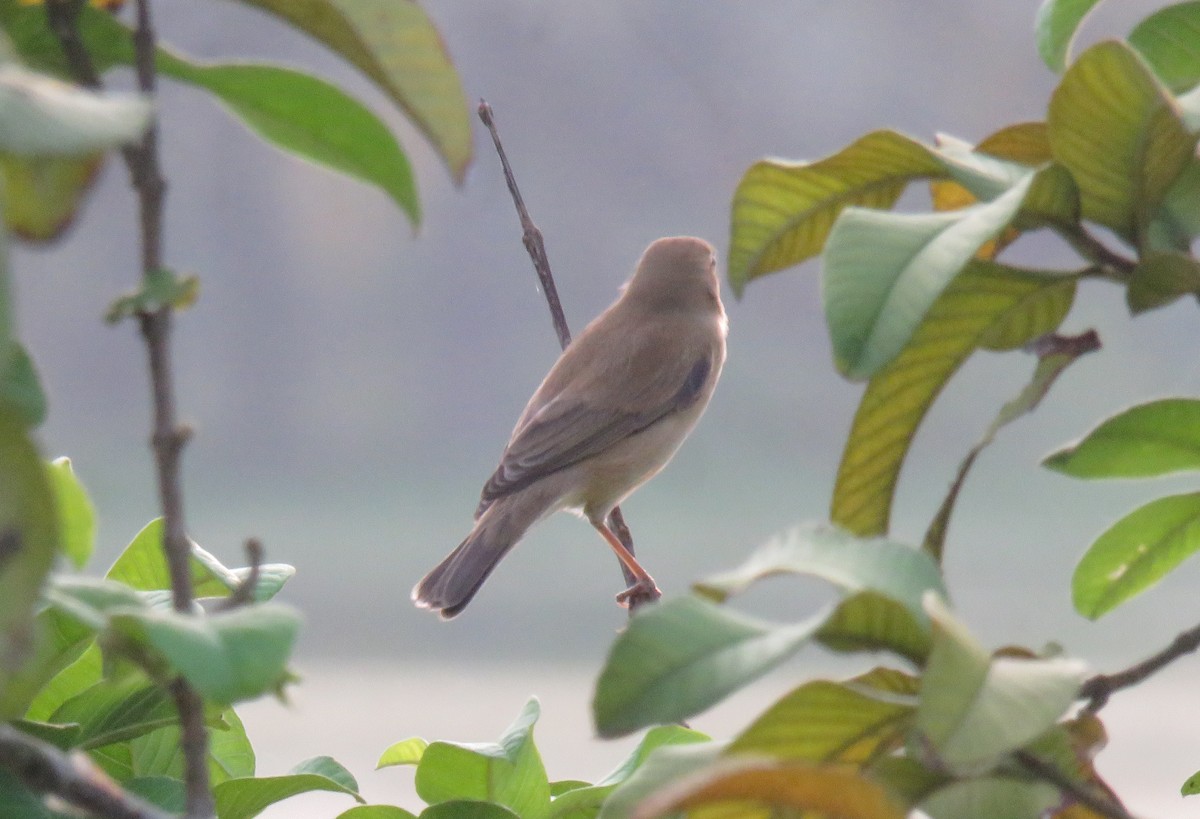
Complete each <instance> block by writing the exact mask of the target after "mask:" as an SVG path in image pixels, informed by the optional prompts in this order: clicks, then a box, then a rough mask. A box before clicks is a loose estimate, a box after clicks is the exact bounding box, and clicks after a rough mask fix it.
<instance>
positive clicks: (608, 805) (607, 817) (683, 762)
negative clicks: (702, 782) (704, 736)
mask: <svg viewBox="0 0 1200 819" xmlns="http://www.w3.org/2000/svg"><path fill="white" fill-rule="evenodd" d="M720 752H721V746H720V745H718V744H717V743H715V742H703V743H692V744H686V745H669V746H665V747H661V748H658V749H656V750H655V751H653V752H652V753H651V754H650V755H649V756H648V757H646V760H645V762H644V763H643V764H642V765H641V766H640V767H638V769H637V770H636V771H634V772H633V775H632V776H630V777H629V779H627V780H625V781H624V782H622V783H621V784H620V785H618V786H617V789H616V791H614V792H613V794H612V796H610V797H609V798H608V799H607V800H606V801H605V802H604V806H603V807H602V808H601V809H600V815H599V817H598V819H629V817H630V816H632V815H633V813H634V810H635V809H636V808H637V806H638V805H639V804H641V803H642V802H643V801H644V800H645V799H646V797H647V796H649V795H651V794H653V793H655V792H657V791H660V790H662V789H663V788H665V787H670V785H671V784H672V783H675V782H680V781H683V780H685V779H687V778H689V777H691V776H693V775H695V774H696V773H697V772H699V771H702V770H704V769H705V768H707V767H709V766H710V765H712V764H713V763H715V762H716V761H717V760H718V758H719V754H720Z"/></svg>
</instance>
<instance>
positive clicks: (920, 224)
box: [822, 174, 1033, 379]
mask: <svg viewBox="0 0 1200 819" xmlns="http://www.w3.org/2000/svg"><path fill="white" fill-rule="evenodd" d="M1032 179H1033V175H1032V174H1028V175H1027V176H1026V177H1025V178H1024V179H1023V180H1022V181H1021V182H1019V183H1018V184H1016V185H1014V186H1013V187H1012V188H1011V189H1010V190H1008V191H1007V192H1006V193H1004V194H1002V195H1000V196H998V197H997V198H996V199H995V200H993V201H991V202H988V203H986V204H980V205H973V206H971V207H968V208H964V209H962V210H958V211H953V212H949V213H931V214H895V213H881V212H879V211H874V210H865V209H861V208H850V209H847V210H845V211H843V212H842V214H841V216H840V217H839V218H838V221H837V223H836V224H835V225H834V226H833V230H832V231H831V232H830V234H829V240H828V242H827V243H826V246H825V255H824V262H825V269H824V275H823V278H822V293H823V297H824V302H825V318H826V321H827V323H828V324H829V334H830V337H831V340H832V342H833V348H834V358H835V361H836V363H837V367H838V370H839V371H841V373H842V374H843V375H845V376H846V377H848V378H854V379H860V378H869V377H871V376H872V375H874V374H875V373H876V372H878V371H879V370H880V369H881V368H883V367H884V366H885V365H887V364H888V363H889V362H890V361H892V360H893V359H894V358H895V357H896V356H897V355H899V354H900V352H901V351H902V350H903V349H904V347H905V346H906V345H907V344H908V342H909V340H910V339H911V338H912V336H913V333H914V332H915V331H916V329H917V327H918V326H919V325H920V324H921V321H922V320H923V319H924V317H925V314H926V313H928V312H929V309H930V308H931V307H932V306H933V304H934V302H935V301H936V300H937V298H938V296H939V295H940V294H941V293H942V291H943V290H944V289H945V288H946V286H947V285H948V284H949V283H950V282H951V281H952V280H953V279H954V278H955V277H956V276H957V275H958V274H959V273H960V272H961V271H962V270H963V268H964V267H965V266H966V265H967V264H968V262H970V261H971V259H972V257H974V255H975V253H976V252H977V251H978V250H979V248H980V247H981V246H982V245H983V244H984V243H985V242H987V241H988V240H990V239H993V238H995V237H996V236H997V235H998V234H999V233H1000V231H1002V230H1003V229H1004V228H1005V227H1006V226H1007V225H1008V223H1009V222H1011V221H1012V219H1013V217H1014V216H1015V215H1016V213H1017V211H1018V209H1019V208H1020V206H1021V203H1022V201H1024V199H1025V195H1026V193H1027V192H1028V190H1029V185H1030V183H1031V182H1032Z"/></svg>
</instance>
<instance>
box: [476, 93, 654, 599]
mask: <svg viewBox="0 0 1200 819" xmlns="http://www.w3.org/2000/svg"><path fill="white" fill-rule="evenodd" d="M479 119H480V120H482V121H483V124H484V125H485V126H486V127H487V129H488V133H490V134H491V135H492V143H493V144H494V145H495V146H496V153H497V154H498V155H499V157H500V166H501V168H503V170H504V181H505V182H506V183H507V184H508V192H509V193H510V194H511V195H512V200H513V204H514V205H515V206H516V208H517V216H518V218H520V220H521V231H522V236H521V241H522V242H523V243H524V245H525V250H526V251H527V252H528V253H529V258H530V259H531V260H532V261H533V269H534V271H535V272H536V273H537V277H538V281H539V282H540V283H541V285H542V292H543V293H544V294H545V295H546V305H547V306H548V307H549V308H550V319H551V321H553V322H554V332H555V333H556V334H557V335H558V343H559V346H561V347H562V349H564V350H565V349H567V345H568V344H570V343H571V330H570V328H569V327H567V317H566V315H565V314H564V313H563V308H562V302H561V301H559V298H558V288H557V287H555V285H554V274H553V273H552V272H551V270H550V260H549V258H547V256H546V244H545V242H544V241H543V240H542V232H541V231H540V230H539V229H538V226H537V225H536V224H534V222H533V219H532V218H531V217H530V215H529V210H528V209H527V208H526V207H525V200H524V199H523V198H522V197H521V191H520V189H519V188H518V187H517V179H516V177H515V176H514V175H513V172H512V166H510V165H509V164H508V155H507V154H506V153H505V152H504V145H503V144H502V143H501V142H500V133H499V132H498V131H497V130H496V120H495V117H494V116H493V115H492V106H490V105H488V103H487V101H486V100H480V101H479ZM608 525H609V528H611V529H612V530H613V533H614V534H616V536H617V538H618V539H620V541H621V543H622V545H624V546H625V548H626V549H628V550H629V553H630V554H633V533H632V532H630V531H629V525H628V524H627V523H626V522H625V516H624V515H622V514H621V507H619V506H618V507H616V508H614V509H613V510H612V512H611V513H609V516H608ZM621 572H622V573H623V574H624V575H625V584H626V585H627V586H632V585H633V584H634V583H635V582H636V580H637V578H636V577H634V575H633V573H632V572H630V571H629V569H628V568H627V567H626V566H625V565H624V564H621ZM654 599H656V598H654V597H645V596H642V595H632V596H630V597H629V598H627V599H626V603H627V605H628V606H629V612H630V614H632V613H633V612H634V611H635V610H636V609H637V607H638V606H640V605H642V604H644V603H648V602H652V601H653V600H654Z"/></svg>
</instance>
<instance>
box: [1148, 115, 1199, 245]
mask: <svg viewBox="0 0 1200 819" xmlns="http://www.w3.org/2000/svg"><path fill="white" fill-rule="evenodd" d="M1191 98H1192V99H1193V100H1194V102H1195V104H1197V105H1200V94H1193V95H1191ZM1182 102H1183V101H1182V100H1180V103H1181V105H1182ZM1183 113H1184V121H1185V122H1187V121H1188V116H1187V113H1188V112H1187V109H1186V108H1183ZM1197 119H1198V120H1200V116H1198V117H1197ZM1197 125H1198V123H1189V127H1192V128H1193V129H1195V128H1196V127H1197ZM1196 236H1200V160H1195V159H1193V160H1192V161H1191V162H1189V163H1188V164H1187V166H1186V167H1184V169H1183V172H1182V173H1181V174H1180V175H1179V178H1178V179H1176V180H1175V182H1174V183H1173V184H1172V185H1171V187H1170V188H1168V189H1167V194H1166V196H1165V197H1164V198H1163V202H1162V206H1161V207H1159V209H1158V213H1157V214H1155V216H1154V219H1153V220H1152V221H1151V222H1150V226H1149V227H1148V228H1147V230H1146V246H1147V247H1148V248H1150V249H1151V250H1174V251H1177V252H1181V253H1190V251H1191V247H1192V240H1193V239H1194V238H1195V237H1196Z"/></svg>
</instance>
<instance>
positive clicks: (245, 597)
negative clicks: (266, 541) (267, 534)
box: [217, 537, 263, 611]
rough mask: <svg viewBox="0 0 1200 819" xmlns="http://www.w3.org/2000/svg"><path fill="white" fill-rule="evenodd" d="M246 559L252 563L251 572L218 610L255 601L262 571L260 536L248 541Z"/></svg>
mask: <svg viewBox="0 0 1200 819" xmlns="http://www.w3.org/2000/svg"><path fill="white" fill-rule="evenodd" d="M245 548H246V560H247V561H248V562H249V564H250V574H248V575H246V579H245V580H243V581H242V582H241V583H239V584H238V587H237V588H236V589H234V590H233V592H232V593H231V594H230V595H229V596H228V597H226V598H225V599H224V600H222V601H221V605H220V606H218V607H217V611H229V610H230V609H236V608H239V607H240V606H245V605H249V604H250V603H253V602H254V592H255V590H256V589H257V588H258V578H259V576H260V574H261V572H262V561H263V547H262V543H261V542H260V541H259V540H258V538H253V537H252V538H250V539H249V540H247V541H246V547H245Z"/></svg>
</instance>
